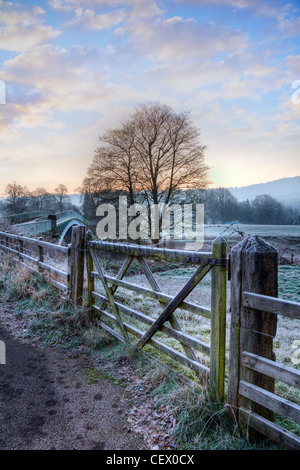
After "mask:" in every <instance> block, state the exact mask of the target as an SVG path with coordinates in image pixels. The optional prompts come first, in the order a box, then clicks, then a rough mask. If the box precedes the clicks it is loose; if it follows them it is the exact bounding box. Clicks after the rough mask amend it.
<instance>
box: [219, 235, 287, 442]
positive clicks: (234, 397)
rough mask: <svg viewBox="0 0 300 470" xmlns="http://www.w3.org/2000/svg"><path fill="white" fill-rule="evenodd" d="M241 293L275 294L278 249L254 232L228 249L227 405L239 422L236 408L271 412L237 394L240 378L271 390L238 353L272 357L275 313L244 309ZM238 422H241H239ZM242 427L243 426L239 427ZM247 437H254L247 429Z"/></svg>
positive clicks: (267, 380) (272, 383)
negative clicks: (229, 256) (229, 319)
mask: <svg viewBox="0 0 300 470" xmlns="http://www.w3.org/2000/svg"><path fill="white" fill-rule="evenodd" d="M243 292H252V293H256V294H262V295H269V296H272V297H277V295H278V252H277V250H276V249H275V248H274V247H273V246H271V245H269V244H267V243H266V242H265V241H264V240H263V239H261V238H260V237H258V236H257V235H253V236H249V237H247V238H245V239H244V240H243V241H242V242H240V243H239V244H238V245H236V246H235V247H233V248H232V250H231V296H230V298H231V306H230V308H231V325H230V348H229V382H228V396H227V400H228V405H229V409H230V414H231V415H232V414H233V416H234V417H235V418H236V419H237V421H238V422H239V408H240V407H241V406H243V407H245V408H248V409H249V408H251V411H253V412H256V413H258V414H260V415H261V416H263V417H264V418H266V419H269V420H273V413H272V412H271V411H270V410H268V409H266V408H263V407H262V406H260V405H258V404H255V403H254V402H250V401H249V400H247V399H246V398H244V397H242V396H241V395H240V394H239V383H240V380H242V379H243V380H246V381H247V382H250V383H252V384H254V385H256V386H258V387H261V388H264V389H265V390H268V391H270V392H273V393H274V389H275V380H274V379H272V378H270V377H267V376H265V375H262V374H259V373H257V372H255V371H252V370H250V369H247V368H246V367H243V366H242V363H241V354H242V352H243V351H247V352H251V353H253V354H257V355H259V356H262V357H265V358H267V359H272V360H274V353H273V337H274V336H275V334H276V327H277V316H276V315H274V314H272V313H267V312H262V311H260V310H255V309H251V308H248V307H246V306H245V305H244V303H243ZM239 424H241V423H240V422H239ZM242 430H243V429H242ZM247 432H248V436H249V439H250V440H254V439H255V438H257V437H258V434H257V432H256V431H254V429H251V428H250V429H248V430H247Z"/></svg>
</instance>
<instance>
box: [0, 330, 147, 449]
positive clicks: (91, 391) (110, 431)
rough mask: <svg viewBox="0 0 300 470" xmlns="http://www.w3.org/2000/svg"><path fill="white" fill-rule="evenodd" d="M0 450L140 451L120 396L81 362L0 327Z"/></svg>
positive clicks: (140, 440)
mask: <svg viewBox="0 0 300 470" xmlns="http://www.w3.org/2000/svg"><path fill="white" fill-rule="evenodd" d="M0 339H1V340H2V341H4V342H5V345H6V364H1V365H0V449H1V450H143V449H146V445H145V442H144V439H143V436H142V435H141V434H139V433H136V432H133V431H132V430H131V428H130V425H129V423H128V420H127V418H126V414H125V412H126V409H124V406H125V408H126V402H127V400H129V398H130V397H126V391H125V390H124V388H123V387H122V386H121V385H116V384H115V383H113V381H112V380H110V379H108V378H107V376H105V374H103V373H102V372H101V368H100V369H95V364H92V363H91V362H89V359H88V358H87V357H82V356H81V355H79V354H76V353H75V354H72V353H70V354H68V353H65V352H63V351H58V350H43V351H41V350H38V349H36V348H35V347H33V346H32V345H30V344H26V343H23V342H21V341H20V340H19V339H18V338H14V337H13V336H12V334H11V333H10V332H9V331H8V329H6V328H5V327H4V326H3V324H1V323H0Z"/></svg>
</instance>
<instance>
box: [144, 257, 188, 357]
mask: <svg viewBox="0 0 300 470" xmlns="http://www.w3.org/2000/svg"><path fill="white" fill-rule="evenodd" d="M138 260H139V262H140V264H141V266H142V268H143V270H144V273H145V275H146V277H147V279H148V281H149V284H150V285H151V287H152V289H153V290H154V291H157V292H161V288H160V287H159V285H158V283H157V281H156V279H155V278H154V276H153V274H152V271H151V269H150V268H149V266H148V264H147V263H146V261H145V260H144V258H143V257H141V256H140V257H138ZM160 304H161V305H163V306H164V304H163V303H162V302H160ZM168 320H169V322H170V323H171V326H172V327H173V328H174V330H177V331H182V330H181V327H180V324H179V322H178V320H177V318H176V317H175V315H173V314H171V315H170V317H169V319H168ZM180 344H181V346H182V348H183V350H184V351H185V354H186V355H187V357H189V358H190V359H192V360H193V361H197V357H196V355H195V353H194V351H193V349H192V348H190V347H189V346H186V345H185V344H183V343H180Z"/></svg>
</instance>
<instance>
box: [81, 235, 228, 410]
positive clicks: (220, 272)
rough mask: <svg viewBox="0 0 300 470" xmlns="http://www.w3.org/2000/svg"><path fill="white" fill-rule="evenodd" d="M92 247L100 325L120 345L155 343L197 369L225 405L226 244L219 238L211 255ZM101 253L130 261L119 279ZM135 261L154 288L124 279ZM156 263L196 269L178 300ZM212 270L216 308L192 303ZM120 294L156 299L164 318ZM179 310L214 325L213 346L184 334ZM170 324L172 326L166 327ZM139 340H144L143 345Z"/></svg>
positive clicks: (90, 268) (93, 295) (92, 300)
mask: <svg viewBox="0 0 300 470" xmlns="http://www.w3.org/2000/svg"><path fill="white" fill-rule="evenodd" d="M86 248H87V278H88V295H89V304H90V307H91V311H92V315H93V318H94V319H95V318H96V320H97V323H98V324H99V325H100V326H101V327H102V328H103V329H105V330H106V331H108V332H109V333H111V334H113V335H114V336H116V337H117V338H118V339H119V340H120V341H123V342H127V343H133V344H135V346H136V348H137V349H142V348H144V347H145V346H146V345H148V344H150V345H151V346H152V347H154V348H156V349H157V350H159V351H160V352H162V353H164V354H166V355H168V356H170V357H172V358H173V359H175V360H176V361H178V362H180V363H181V364H183V365H184V366H187V367H188V368H190V369H192V370H193V371H194V372H195V373H196V374H197V377H199V378H200V379H201V380H202V381H204V382H205V383H208V384H209V390H210V393H211V395H213V396H214V397H215V398H216V399H219V400H221V401H223V399H224V375H225V374H224V370H225V325H226V276H227V274H226V266H227V258H226V242H225V240H224V239H223V238H222V237H218V238H217V239H216V240H215V241H214V243H213V247H212V252H211V253H207V252H205V253H204V252H196V251H185V250H173V249H172V250H170V249H162V248H155V247H152V246H142V245H130V244H124V243H123V244H120V243H111V242H104V241H93V240H92V239H91V237H89V239H88V240H87V243H86ZM101 253H102V258H103V253H118V254H122V255H125V260H124V262H123V264H122V266H121V267H120V269H119V272H118V274H117V275H116V276H111V275H108V274H106V273H105V272H104V269H103V265H102V264H101ZM99 255H100V256H99ZM134 259H135V260H137V261H138V262H139V264H140V267H141V270H142V271H143V273H144V274H145V276H146V278H147V280H148V282H149V287H150V288H146V287H143V286H141V285H136V284H134V283H132V282H129V281H128V280H124V277H125V274H126V273H128V269H129V267H130V266H131V264H132V261H133V260H134ZM153 260H154V261H155V260H157V261H164V262H167V263H168V262H169V263H170V262H173V263H174V262H176V263H181V264H182V265H185V266H186V265H188V266H195V271H194V272H193V274H192V275H191V277H190V278H189V279H188V280H187V282H186V283H185V284H184V286H183V287H182V288H181V289H180V290H179V292H178V293H177V294H176V295H175V296H170V295H169V294H166V293H164V292H163V291H162V289H161V287H160V286H159V284H158V282H157V280H156V279H155V277H154V275H153V272H152V271H151V269H150V264H151V261H152V262H153ZM147 261H148V262H147ZM210 271H211V302H210V304H211V305H210V309H209V308H207V307H203V306H201V305H197V304H195V303H193V302H190V301H188V300H187V296H188V295H189V294H190V293H191V292H192V291H193V290H194V289H195V287H196V286H197V285H198V284H199V283H200V282H201V281H202V280H203V279H204V277H205V276H206V275H207V274H208V273H209V272H210ZM95 279H100V281H101V286H102V291H104V292H103V293H100V292H97V291H96V289H95ZM117 289H126V290H127V291H128V290H129V291H130V292H132V293H136V294H143V295H144V296H146V297H150V298H152V299H155V300H156V301H158V302H159V304H160V306H161V310H162V311H161V313H160V314H159V315H158V316H157V317H156V318H153V316H150V315H145V313H142V312H140V311H137V310H135V309H133V308H131V307H129V306H128V305H125V303H124V302H122V298H121V301H120V296H119V299H117V298H116V291H117ZM178 309H181V310H185V311H186V312H189V313H191V314H193V315H200V316H203V317H206V318H209V319H210V320H211V333H210V344H207V343H205V342H203V341H201V340H199V339H198V338H197V337H193V336H192V335H190V334H187V333H185V332H184V331H183V330H182V327H181V325H180V322H179V320H178V318H177V316H176V312H177V311H178ZM124 316H125V317H126V320H125V318H124ZM128 318H130V319H131V320H132V319H134V320H135V321H136V320H137V321H138V322H140V323H143V324H146V325H147V327H148V329H146V331H142V330H141V329H140V328H138V327H136V324H130V323H129V322H128ZM166 322H169V323H170V325H166ZM112 325H113V327H112ZM199 329H200V328H199ZM163 335H167V336H168V337H171V338H173V339H175V340H176V341H178V342H179V343H180V345H181V350H180V349H179V350H178V348H175V347H170V346H169V345H167V344H165V343H164V341H163V339H162V336H163ZM134 338H138V341H136V340H135V339H134ZM177 344H178V343H177ZM199 353H200V355H203V354H204V355H206V356H208V357H209V358H210V365H209V367H208V366H207V364H205V363H201V361H200V360H199Z"/></svg>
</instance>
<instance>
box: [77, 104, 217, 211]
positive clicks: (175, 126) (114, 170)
mask: <svg viewBox="0 0 300 470" xmlns="http://www.w3.org/2000/svg"><path fill="white" fill-rule="evenodd" d="M99 140H100V142H101V146H99V147H98V148H97V149H96V151H95V156H94V159H93V162H92V163H91V165H90V167H89V168H88V175H87V178H88V183H89V185H91V184H92V185H93V186H94V187H97V188H98V189H99V190H100V191H103V190H106V191H107V190H108V188H109V189H110V190H111V191H124V192H126V194H128V196H129V202H130V203H131V204H133V203H136V202H143V203H147V204H148V206H149V207H150V205H152V204H157V205H162V204H163V203H164V204H169V203H170V202H171V201H172V196H173V194H174V193H175V192H176V191H179V190H183V189H189V188H197V189H203V188H206V187H207V186H208V184H209V181H208V170H209V167H208V166H207V165H206V164H205V161H204V151H205V148H206V147H205V146H204V145H201V143H200V132H199V129H197V128H196V127H195V126H194V125H193V124H192V121H191V119H190V115H189V113H188V112H180V113H176V112H175V111H173V110H172V109H171V107H170V106H168V105H165V104H161V103H157V102H155V103H152V102H149V103H145V104H141V105H139V106H138V107H137V108H136V109H135V111H134V112H133V114H131V115H130V116H129V118H128V119H127V120H126V121H124V122H123V123H122V124H121V126H120V127H118V128H115V129H108V130H107V131H106V132H104V133H103V135H102V136H100V137H99ZM85 183H87V179H85Z"/></svg>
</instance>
